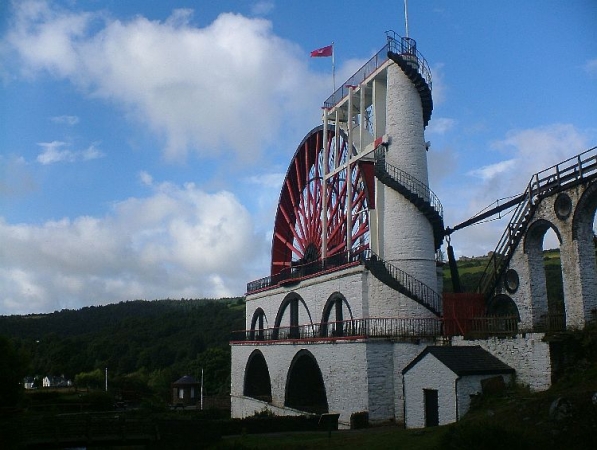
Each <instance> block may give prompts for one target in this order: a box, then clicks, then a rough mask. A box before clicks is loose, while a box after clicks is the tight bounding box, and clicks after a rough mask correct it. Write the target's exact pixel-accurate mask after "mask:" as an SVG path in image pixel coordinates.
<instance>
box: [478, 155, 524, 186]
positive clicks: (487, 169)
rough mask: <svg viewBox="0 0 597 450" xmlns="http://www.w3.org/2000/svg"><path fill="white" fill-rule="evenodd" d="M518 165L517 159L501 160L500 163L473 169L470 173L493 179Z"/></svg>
mask: <svg viewBox="0 0 597 450" xmlns="http://www.w3.org/2000/svg"><path fill="white" fill-rule="evenodd" d="M515 165H516V160H515V159H508V160H506V161H500V162H499V163H495V164H489V165H487V166H483V167H481V168H479V169H475V170H471V171H470V172H469V173H468V175H472V176H474V177H478V178H481V179H482V180H484V181H487V180H491V179H493V178H494V177H496V176H498V175H502V174H504V173H507V172H508V171H510V170H512V169H513V168H514V166H515Z"/></svg>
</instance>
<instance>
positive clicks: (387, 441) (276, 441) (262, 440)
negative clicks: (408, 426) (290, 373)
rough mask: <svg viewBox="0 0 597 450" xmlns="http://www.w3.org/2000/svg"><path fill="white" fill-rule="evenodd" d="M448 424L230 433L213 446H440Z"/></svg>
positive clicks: (426, 448)
mask: <svg viewBox="0 0 597 450" xmlns="http://www.w3.org/2000/svg"><path fill="white" fill-rule="evenodd" d="M446 432H447V427H435V428H426V429H424V430H405V429H404V428H402V427H400V426H383V427H372V428H367V429H364V430H340V431H332V433H331V437H328V433H327V432H302V433H276V434H268V435H244V436H231V437H227V438H224V439H223V440H222V441H220V442H219V443H218V444H217V445H216V446H214V447H213V448H214V449H274V448H275V449H285V450H286V449H289V450H294V449H297V450H298V449H321V448H325V449H342V450H346V449H353V448H361V449H367V450H376V449H377V450H382V449H399V450H400V449H413V450H415V449H416V450H432V449H439V448H441V439H442V436H443V435H444V434H445V433H446Z"/></svg>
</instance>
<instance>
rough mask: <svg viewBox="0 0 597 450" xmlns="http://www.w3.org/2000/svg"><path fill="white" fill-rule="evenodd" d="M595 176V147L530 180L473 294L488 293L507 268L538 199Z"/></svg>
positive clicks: (596, 160) (596, 169)
mask: <svg viewBox="0 0 597 450" xmlns="http://www.w3.org/2000/svg"><path fill="white" fill-rule="evenodd" d="M596 177H597V147H592V148H590V149H588V150H586V151H584V152H582V153H580V154H579V155H577V156H574V157H572V158H569V159H567V160H565V161H562V162H561V163H559V164H556V165H554V166H551V167H549V168H547V169H545V170H542V171H541V172H537V173H536V174H535V175H533V176H532V177H531V180H530V181H529V184H528V185H527V188H526V190H525V193H524V194H523V200H522V201H521V202H520V203H519V204H518V206H517V207H516V209H515V210H514V214H513V215H512V218H511V219H510V222H509V223H508V226H507V227H506V230H505V231H504V233H503V234H502V237H501V238H500V240H499V241H498V244H497V246H496V247H495V250H494V252H493V254H492V255H491V258H490V259H489V262H488V263H487V266H486V268H485V271H484V272H483V275H482V276H481V279H480V281H479V285H478V287H477V292H480V293H483V294H485V295H486V296H489V295H491V294H492V292H493V291H494V290H495V288H496V286H497V283H498V281H499V279H500V277H501V276H502V273H503V272H504V270H505V269H506V267H507V266H508V263H509V262H510V258H511V256H512V254H513V252H514V249H515V248H516V245H517V244H518V243H519V242H520V239H522V236H523V234H524V232H525V230H526V227H527V225H528V223H529V222H530V220H531V218H532V215H533V213H534V210H535V205H537V204H538V203H539V201H540V200H541V198H543V197H545V196H547V195H551V194H553V193H555V192H558V191H561V190H563V189H566V188H568V187H572V186H575V185H577V184H579V183H582V182H585V181H589V180H592V179H593V178H596Z"/></svg>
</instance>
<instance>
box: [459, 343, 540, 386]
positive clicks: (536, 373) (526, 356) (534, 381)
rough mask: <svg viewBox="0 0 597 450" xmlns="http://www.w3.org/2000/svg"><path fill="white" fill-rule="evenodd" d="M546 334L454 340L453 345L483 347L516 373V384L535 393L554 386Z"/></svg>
mask: <svg viewBox="0 0 597 450" xmlns="http://www.w3.org/2000/svg"><path fill="white" fill-rule="evenodd" d="M544 336H545V335H544V334H543V333H527V334H526V335H518V336H516V337H515V338H497V337H496V338H489V339H479V340H464V338H462V337H461V336H457V337H454V338H453V339H452V345H461V346H470V345H480V346H481V347H482V348H484V349H485V350H487V351H488V352H489V353H491V354H492V355H493V356H495V357H496V358H498V359H499V360H501V361H502V362H504V363H506V364H508V365H509V366H510V367H512V368H513V369H514V370H515V371H516V382H517V383H521V384H523V385H526V386H528V387H529V388H530V389H531V391H535V392H536V391H544V390H546V389H548V388H549V387H550V386H551V359H550V350H549V344H548V343H547V342H544V341H543V337H544Z"/></svg>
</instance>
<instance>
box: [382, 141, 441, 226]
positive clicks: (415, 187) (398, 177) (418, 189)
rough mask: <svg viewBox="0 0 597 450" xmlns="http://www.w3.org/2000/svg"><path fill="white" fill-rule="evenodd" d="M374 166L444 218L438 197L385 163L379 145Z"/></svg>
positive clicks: (426, 187) (384, 149)
mask: <svg viewBox="0 0 597 450" xmlns="http://www.w3.org/2000/svg"><path fill="white" fill-rule="evenodd" d="M375 164H379V165H380V166H381V169H382V170H383V171H384V172H386V173H387V174H388V175H389V176H390V177H391V178H393V179H394V180H395V181H396V182H397V183H399V184H400V185H402V186H403V187H404V188H406V189H407V190H408V191H409V192H411V193H413V194H415V195H416V196H417V197H419V198H421V200H424V201H426V202H428V203H429V205H430V206H431V207H432V208H433V209H434V210H435V211H436V212H437V213H438V214H439V216H440V217H442V218H443V216H444V207H443V206H442V204H441V202H440V201H439V197H438V196H437V195H436V194H435V193H434V192H433V191H432V190H431V189H429V186H427V185H426V184H425V183H423V182H422V181H420V180H418V179H416V178H415V177H413V176H412V175H410V174H409V173H407V172H405V171H403V170H401V169H399V168H398V167H395V166H393V165H391V164H389V163H387V162H386V148H385V147H384V146H383V145H380V146H379V147H377V149H375Z"/></svg>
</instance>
